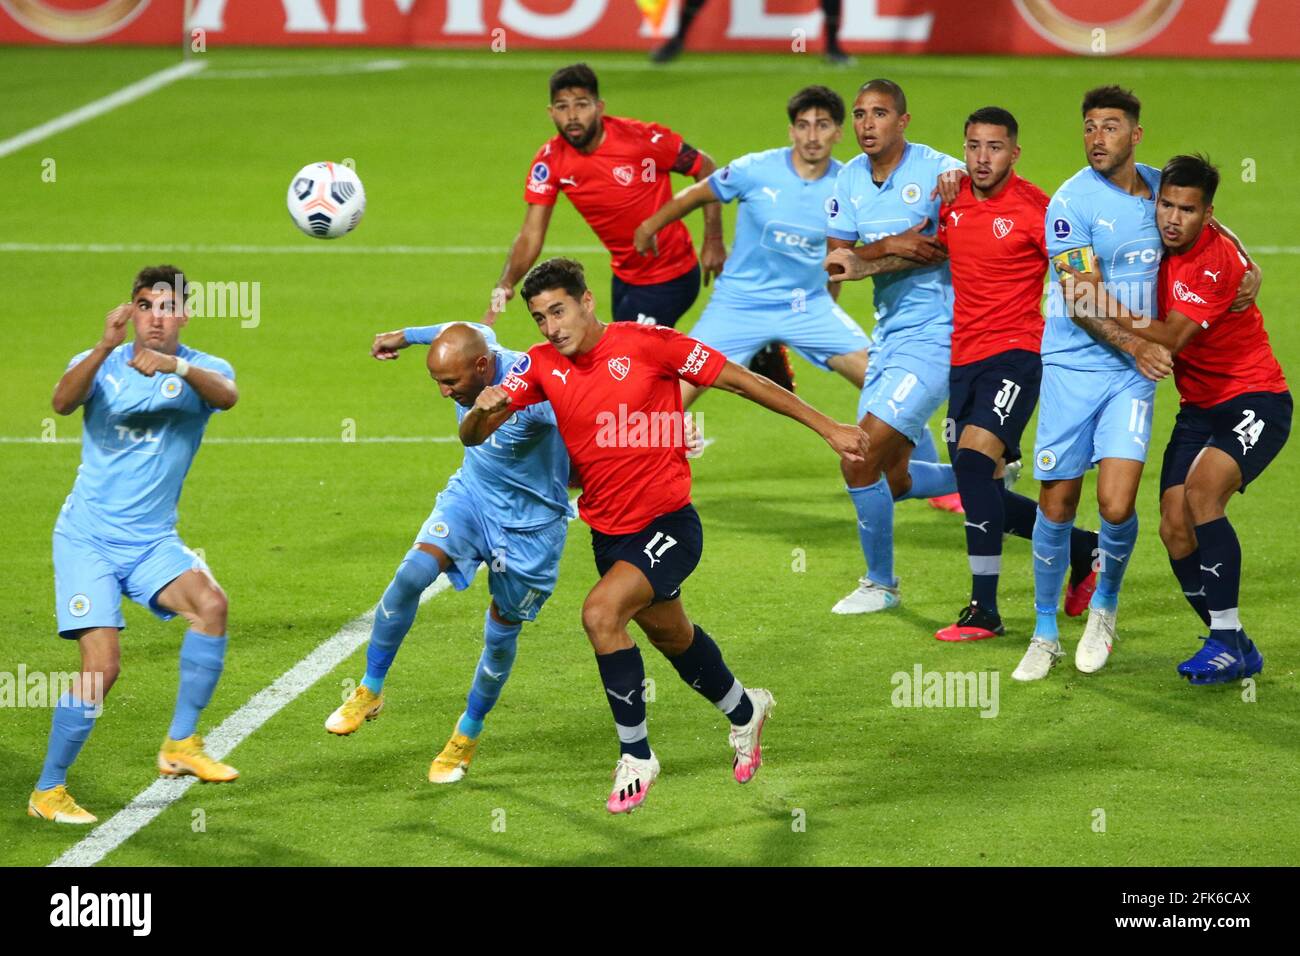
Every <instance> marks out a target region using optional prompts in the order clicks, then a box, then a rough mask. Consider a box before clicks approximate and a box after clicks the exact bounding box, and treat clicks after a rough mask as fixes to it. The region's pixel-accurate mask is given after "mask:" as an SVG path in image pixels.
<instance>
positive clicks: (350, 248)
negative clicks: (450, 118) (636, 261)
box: [0, 237, 604, 256]
mask: <svg viewBox="0 0 1300 956" xmlns="http://www.w3.org/2000/svg"><path fill="white" fill-rule="evenodd" d="M506 251H507V248H506V247H505V246H358V245H355V244H353V243H333V242H322V241H319V240H318V241H314V242H313V241H312V240H310V239H306V237H304V241H303V242H301V243H296V244H294V245H283V246H254V245H243V244H216V245H203V244H193V243H186V242H174V243H159V242H0V252H41V253H52V252H75V253H78V254H81V253H90V254H97V255H106V254H107V255H116V254H119V253H125V252H131V253H137V252H147V253H176V254H178V255H179V254H185V253H193V254H195V255H257V256H260V255H312V254H316V253H322V252H323V253H332V254H335V255H354V256H485V255H493V256H498V255H502V254H503V253H505V252H506ZM546 251H547V252H556V253H564V254H578V253H588V252H603V251H604V247H603V246H547V247H546Z"/></svg>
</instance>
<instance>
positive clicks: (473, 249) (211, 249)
mask: <svg viewBox="0 0 1300 956" xmlns="http://www.w3.org/2000/svg"><path fill="white" fill-rule="evenodd" d="M507 251H509V250H508V249H507V248H506V247H505V246H359V245H356V244H353V243H326V242H315V243H312V242H302V243H297V244H295V245H291V246H250V245H242V244H229V245H221V244H218V245H201V244H199V245H196V244H193V243H187V242H174V243H161V242H148V243H146V242H0V252H43V253H49V252H76V253H83V252H85V253H98V254H117V253H123V252H132V253H134V252H174V253H195V254H198V255H209V254H211V255H298V254H314V253H321V252H324V253H330V254H333V255H354V256H486V255H494V256H495V255H500V254H501V253H503V252H507ZM546 251H547V252H548V253H550V252H555V253H564V254H569V253H572V254H575V255H577V254H582V253H588V252H604V251H605V247H604V246H547V247H546ZM1250 254H1251V255H1252V256H1300V246H1251V247H1250Z"/></svg>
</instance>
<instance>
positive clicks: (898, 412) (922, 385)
mask: <svg viewBox="0 0 1300 956" xmlns="http://www.w3.org/2000/svg"><path fill="white" fill-rule="evenodd" d="M947 400H948V353H947V352H944V353H943V354H942V355H941V356H938V357H936V359H935V360H934V361H930V362H925V361H922V360H921V359H918V358H916V357H914V356H910V355H890V354H889V352H888V351H887V350H885V349H881V350H880V351H878V352H876V353H875V354H873V355H872V357H871V365H870V366H869V367H868V368H867V380H866V382H865V383H863V386H862V391H861V393H859V395H858V421H861V420H862V419H863V417H865V416H866V415H868V414H871V415H874V416H876V418H879V419H880V420H881V421H882V422H884V423H885V424H886V425H889V426H890V427H891V428H893V429H894V430H895V431H898V432H901V433H902V434H903V436H904V437H905V438H906V439H907V440H908V441H910V442H911V443H912V444H913V445H915V444H917V443H918V442H920V440H921V436H922V434H923V433H924V432H925V430H926V429H927V428H928V427H929V423H930V416H932V415H933V414H934V413H935V411H937V410H938V408H939V406H941V405H942V404H943V403H944V402H946V401H947Z"/></svg>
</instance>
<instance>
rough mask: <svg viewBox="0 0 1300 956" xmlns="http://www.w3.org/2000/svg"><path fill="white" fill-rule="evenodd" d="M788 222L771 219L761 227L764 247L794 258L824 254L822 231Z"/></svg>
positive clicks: (815, 256) (810, 257) (820, 256)
mask: <svg viewBox="0 0 1300 956" xmlns="http://www.w3.org/2000/svg"><path fill="white" fill-rule="evenodd" d="M809 232H810V230H807V229H804V228H803V227H801V226H798V225H795V224H794V223H789V222H779V221H777V220H775V219H774V220H772V221H771V222H769V223H768V224H767V225H765V226H764V227H763V238H762V239H761V240H760V243H761V245H762V246H763V248H764V249H770V250H772V251H773V252H780V253H784V254H785V255H787V256H794V257H795V258H796V259H821V258H822V257H823V256H825V255H826V239H825V236H824V233H821V232H814V233H812V234H811V235H810V234H809Z"/></svg>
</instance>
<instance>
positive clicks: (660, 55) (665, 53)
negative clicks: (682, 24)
mask: <svg viewBox="0 0 1300 956" xmlns="http://www.w3.org/2000/svg"><path fill="white" fill-rule="evenodd" d="M685 46H686V42H685V41H684V40H682V38H681V37H672V38H670V39H669V40H668V42H667V43H665V44H664V45H663V46H661V47H657V48H656V49H654V50H652V51H651V53H650V62H651V63H671V62H672V61H673V60H675V59H677V58H678V57H679V56H681V55H682V48H683V47H685Z"/></svg>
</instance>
